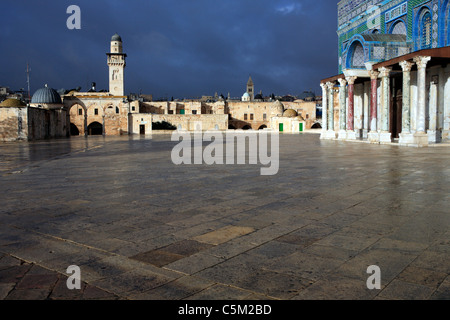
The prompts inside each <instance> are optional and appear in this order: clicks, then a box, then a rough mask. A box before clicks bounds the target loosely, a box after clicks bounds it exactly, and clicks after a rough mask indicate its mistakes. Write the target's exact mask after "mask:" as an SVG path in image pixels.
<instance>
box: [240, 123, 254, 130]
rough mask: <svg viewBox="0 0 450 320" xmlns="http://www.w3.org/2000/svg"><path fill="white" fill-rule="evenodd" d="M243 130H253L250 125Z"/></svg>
mask: <svg viewBox="0 0 450 320" xmlns="http://www.w3.org/2000/svg"><path fill="white" fill-rule="evenodd" d="M242 130H252V127H251V126H250V125H248V124H246V125H245V126H243V127H242Z"/></svg>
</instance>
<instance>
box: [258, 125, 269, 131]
mask: <svg viewBox="0 0 450 320" xmlns="http://www.w3.org/2000/svg"><path fill="white" fill-rule="evenodd" d="M266 128H267V126H266V125H265V124H263V125H262V126H260V127H259V128H258V130H262V129H266Z"/></svg>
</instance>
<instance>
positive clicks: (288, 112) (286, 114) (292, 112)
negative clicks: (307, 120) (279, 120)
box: [283, 109, 298, 118]
mask: <svg viewBox="0 0 450 320" xmlns="http://www.w3.org/2000/svg"><path fill="white" fill-rule="evenodd" d="M296 116H298V114H297V111H295V110H292V109H287V110H286V111H285V112H284V113H283V117H288V118H293V117H296Z"/></svg>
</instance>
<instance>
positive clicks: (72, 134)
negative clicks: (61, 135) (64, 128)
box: [70, 122, 80, 136]
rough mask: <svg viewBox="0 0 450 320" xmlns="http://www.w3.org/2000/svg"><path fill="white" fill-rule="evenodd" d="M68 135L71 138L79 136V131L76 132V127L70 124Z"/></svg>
mask: <svg viewBox="0 0 450 320" xmlns="http://www.w3.org/2000/svg"><path fill="white" fill-rule="evenodd" d="M70 135H71V136H79V135H80V130H78V127H77V126H76V125H74V124H73V123H72V122H71V123H70Z"/></svg>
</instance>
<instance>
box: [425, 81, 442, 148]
mask: <svg viewBox="0 0 450 320" xmlns="http://www.w3.org/2000/svg"><path fill="white" fill-rule="evenodd" d="M438 79H439V76H437V75H436V76H433V77H431V83H430V100H429V110H430V112H429V117H430V120H429V123H428V130H427V135H428V142H432V143H436V141H437V133H436V129H437V109H438V105H437V103H438Z"/></svg>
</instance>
